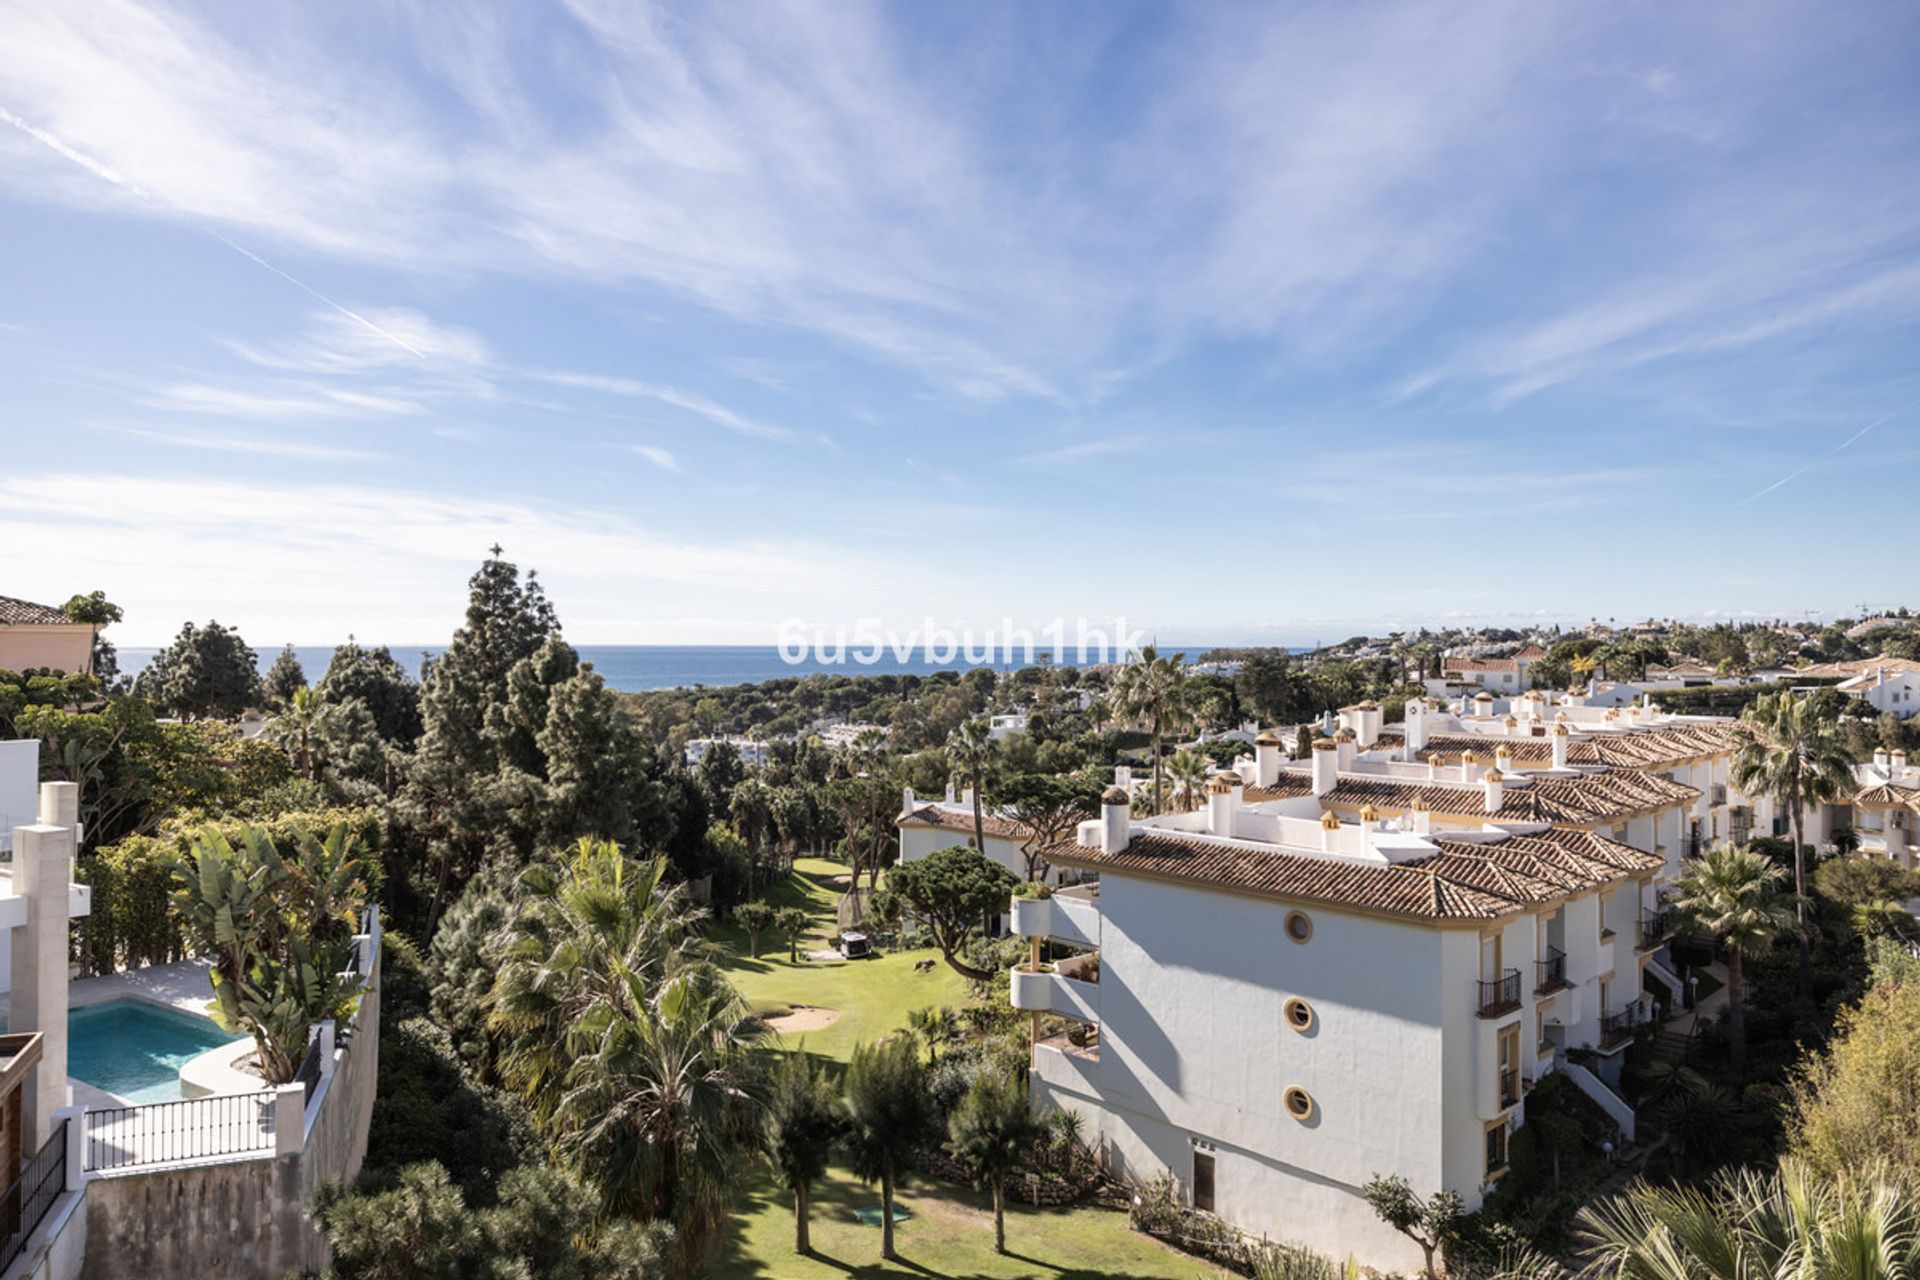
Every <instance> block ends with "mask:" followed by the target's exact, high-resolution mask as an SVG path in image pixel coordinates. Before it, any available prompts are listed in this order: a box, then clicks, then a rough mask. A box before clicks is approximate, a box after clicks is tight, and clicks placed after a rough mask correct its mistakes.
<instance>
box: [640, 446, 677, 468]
mask: <svg viewBox="0 0 1920 1280" xmlns="http://www.w3.org/2000/svg"><path fill="white" fill-rule="evenodd" d="M633 451H634V453H636V454H638V455H639V456H640V457H642V458H645V459H646V460H647V461H648V462H651V463H652V464H653V465H654V466H656V467H658V468H660V469H661V470H662V471H672V472H674V473H676V474H678V473H679V471H680V463H679V462H678V461H677V460H675V458H674V456H673V455H672V454H671V453H668V452H667V451H666V450H665V449H662V448H660V447H659V446H658V445H651V444H636V445H634V446H633Z"/></svg>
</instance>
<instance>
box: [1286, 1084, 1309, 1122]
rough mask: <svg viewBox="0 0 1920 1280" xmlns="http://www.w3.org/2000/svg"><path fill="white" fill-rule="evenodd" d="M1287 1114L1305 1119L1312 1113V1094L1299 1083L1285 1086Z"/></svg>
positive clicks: (1298, 1118) (1296, 1118)
mask: <svg viewBox="0 0 1920 1280" xmlns="http://www.w3.org/2000/svg"><path fill="white" fill-rule="evenodd" d="M1284 1100H1285V1102H1286V1104H1287V1114H1288V1115H1290V1116H1292V1117H1293V1118H1294V1119H1295V1120H1305V1119H1306V1118H1307V1117H1308V1116H1311V1115H1312V1114H1313V1095H1312V1094H1310V1093H1308V1092H1307V1091H1306V1090H1305V1089H1302V1088H1301V1087H1300V1086H1299V1085H1297V1084H1295V1085H1289V1086H1287V1092H1286V1096H1285V1099H1284Z"/></svg>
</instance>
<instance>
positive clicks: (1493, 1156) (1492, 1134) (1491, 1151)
mask: <svg viewBox="0 0 1920 1280" xmlns="http://www.w3.org/2000/svg"><path fill="white" fill-rule="evenodd" d="M1506 1167H1507V1122H1506V1121H1505V1120H1495V1121H1494V1122H1493V1123H1492V1124H1490V1125H1488V1126H1487V1177H1488V1178H1494V1177H1497V1176H1499V1174H1500V1173H1501V1172H1502V1171H1504V1170H1505V1169H1506Z"/></svg>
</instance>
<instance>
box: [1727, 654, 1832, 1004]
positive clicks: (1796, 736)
mask: <svg viewBox="0 0 1920 1280" xmlns="http://www.w3.org/2000/svg"><path fill="white" fill-rule="evenodd" d="M1734 727H1735V731H1736V732H1737V733H1738V734H1739V742H1738V744H1737V745H1736V746H1735V747H1734V750H1733V763H1732V766H1731V768H1730V770H1729V774H1728V776H1729V777H1730V778H1731V779H1732V781H1733V785H1734V786H1736V787H1738V788H1739V789H1740V790H1741V791H1743V792H1745V793H1746V794H1747V795H1750V796H1768V797H1770V798H1771V799H1772V800H1773V802H1774V803H1775V804H1777V805H1784V806H1785V807H1786V810H1787V821H1788V822H1789V823H1790V824H1791V829H1792V832H1793V891H1794V893H1795V894H1797V895H1798V896H1799V900H1798V902H1797V903H1796V904H1795V915H1796V919H1797V920H1798V922H1799V926H1800V990H1801V991H1802V993H1805V992H1807V991H1810V990H1811V989H1812V987H1813V935H1812V932H1811V931H1810V930H1809V929H1808V928H1807V896H1806V895H1807V858H1806V851H1805V849H1804V847H1803V844H1802V840H1801V822H1802V820H1803V817H1804V811H1805V809H1806V806H1808V805H1814V804H1831V803H1834V802H1836V801H1838V800H1841V799H1843V798H1845V797H1847V796H1850V795H1852V794H1853V789H1854V784H1853V761H1852V759H1851V758H1850V757H1849V756H1848V754H1847V750H1846V747H1845V746H1844V745H1843V743H1842V741H1841V738H1840V725H1839V722H1838V721H1836V720H1832V719H1829V718H1828V717H1827V716H1825V715H1823V714H1821V710H1820V707H1819V705H1818V704H1817V703H1815V702H1814V700H1813V699H1812V698H1811V697H1808V696H1802V695H1800V694H1796V693H1795V692H1793V690H1791V689H1782V690H1781V691H1780V692H1778V693H1769V694H1764V695H1762V696H1761V697H1758V698H1756V699H1754V701H1753V705H1752V706H1750V707H1748V708H1747V710H1746V713H1745V714H1744V715H1742V716H1741V717H1740V719H1739V721H1738V722H1736V724H1735V726H1734Z"/></svg>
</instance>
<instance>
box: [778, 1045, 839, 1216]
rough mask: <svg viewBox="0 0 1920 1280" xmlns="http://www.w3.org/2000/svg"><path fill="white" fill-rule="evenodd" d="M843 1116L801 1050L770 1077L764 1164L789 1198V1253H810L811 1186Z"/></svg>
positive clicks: (830, 1085) (822, 1076)
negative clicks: (782, 1186) (791, 1201)
mask: <svg viewBox="0 0 1920 1280" xmlns="http://www.w3.org/2000/svg"><path fill="white" fill-rule="evenodd" d="M846 1129H847V1113H846V1109H845V1108H844V1107H843V1106H841V1104H840V1097H839V1095H838V1094H837V1093H835V1092H834V1088H833V1082H832V1081H831V1080H829V1079H828V1078H827V1076H826V1073H825V1072H823V1071H821V1070H820V1069H819V1067H818V1066H817V1065H816V1064H815V1063H814V1060H813V1058H812V1056H811V1055H809V1054H808V1053H807V1052H806V1047H805V1046H804V1045H802V1046H801V1048H800V1049H799V1050H798V1051H796V1052H794V1053H790V1054H788V1055H787V1056H786V1058H785V1059H784V1060H783V1061H782V1062H781V1064H780V1067H779V1069H778V1070H776V1071H775V1072H774V1073H773V1086H772V1088H771V1089H770V1090H769V1091H768V1094H767V1112H766V1125H765V1131H764V1140H765V1142H766V1154H767V1163H768V1164H770V1165H772V1166H773V1172H774V1176H775V1177H777V1178H778V1179H779V1180H780V1182H781V1183H782V1184H783V1185H785V1186H786V1187H787V1189H788V1190H790V1191H792V1192H793V1250H794V1252H795V1253H811V1252H813V1244H812V1242H811V1241H810V1240H809V1239H808V1238H807V1219H808V1214H809V1210H810V1208H811V1204H810V1197H811V1195H812V1193H813V1184H814V1182H815V1181H816V1180H818V1179H819V1178H820V1177H821V1176H822V1175H823V1174H825V1173H826V1171H827V1161H828V1160H829V1159H830V1158H831V1157H832V1155H833V1149H834V1147H835V1145H837V1144H838V1143H839V1141H840V1139H841V1137H842V1135H844V1134H845V1133H846Z"/></svg>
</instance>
